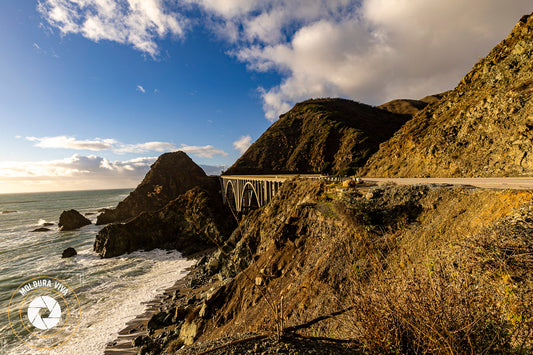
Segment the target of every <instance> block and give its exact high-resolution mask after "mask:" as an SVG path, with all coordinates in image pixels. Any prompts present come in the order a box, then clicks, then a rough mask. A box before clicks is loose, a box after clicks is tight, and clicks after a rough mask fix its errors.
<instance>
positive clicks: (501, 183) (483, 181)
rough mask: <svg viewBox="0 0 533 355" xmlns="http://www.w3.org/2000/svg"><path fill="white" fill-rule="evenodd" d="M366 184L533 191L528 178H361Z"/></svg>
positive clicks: (531, 180)
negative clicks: (469, 186) (431, 185)
mask: <svg viewBox="0 0 533 355" xmlns="http://www.w3.org/2000/svg"><path fill="white" fill-rule="evenodd" d="M362 180H363V181H364V182H367V183H377V184H378V185H383V184H385V183H387V182H394V183H396V184H398V185H412V184H452V185H472V186H476V187H482V188H490V189H513V190H533V178H530V177H504V178H372V177H363V178H362Z"/></svg>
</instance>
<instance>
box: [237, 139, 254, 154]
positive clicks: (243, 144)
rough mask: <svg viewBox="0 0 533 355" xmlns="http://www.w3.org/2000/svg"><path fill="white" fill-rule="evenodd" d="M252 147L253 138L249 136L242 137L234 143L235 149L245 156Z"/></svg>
mask: <svg viewBox="0 0 533 355" xmlns="http://www.w3.org/2000/svg"><path fill="white" fill-rule="evenodd" d="M251 145H252V137H250V136H249V135H246V136H242V137H241V138H239V139H237V140H236V141H235V142H233V147H234V148H235V149H236V150H238V151H239V153H241V154H243V153H244V152H246V150H247V149H248V148H250V146H251Z"/></svg>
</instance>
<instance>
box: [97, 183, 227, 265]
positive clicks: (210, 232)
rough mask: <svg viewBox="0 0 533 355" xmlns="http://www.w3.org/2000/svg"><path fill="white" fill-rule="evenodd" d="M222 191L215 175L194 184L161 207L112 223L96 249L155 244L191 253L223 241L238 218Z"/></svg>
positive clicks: (106, 253)
mask: <svg viewBox="0 0 533 355" xmlns="http://www.w3.org/2000/svg"><path fill="white" fill-rule="evenodd" d="M218 191H219V182H218V179H217V178H212V179H211V180H210V184H206V185H205V186H204V187H202V188H201V187H194V188H192V189H191V190H189V191H187V192H186V193H184V194H182V195H180V196H179V197H178V198H176V199H174V200H172V201H170V202H169V203H168V204H167V205H165V207H163V208H162V209H160V210H158V211H150V212H143V213H141V214H139V215H138V216H137V217H135V218H133V219H132V220H130V221H128V222H126V223H115V224H110V225H108V226H106V227H104V228H103V229H102V230H101V231H100V232H99V233H98V235H97V236H96V240H95V242H94V246H93V249H94V251H96V252H97V253H98V254H99V255H100V256H102V257H105V258H107V257H113V256H117V255H121V254H124V253H130V252H132V251H135V250H152V249H155V248H161V249H176V250H179V251H181V252H182V253H183V254H184V255H189V254H192V253H195V252H198V251H202V250H205V249H208V248H212V247H214V246H216V245H218V244H223V243H224V242H225V240H226V239H227V237H228V236H229V235H230V234H231V232H232V231H233V229H234V228H235V226H236V221H235V220H234V219H233V218H232V216H231V212H230V211H229V210H228V209H227V207H225V206H223V205H222V199H221V197H220V194H219V192H218Z"/></svg>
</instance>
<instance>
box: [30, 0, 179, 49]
mask: <svg viewBox="0 0 533 355" xmlns="http://www.w3.org/2000/svg"><path fill="white" fill-rule="evenodd" d="M37 8H38V10H39V12H40V13H41V15H42V16H43V17H44V18H45V19H46V21H47V22H48V23H49V24H50V25H51V26H53V27H56V28H58V29H59V30H60V31H61V33H62V34H63V35H67V34H70V33H74V34H81V35H83V36H84V37H86V38H88V39H90V40H93V41H96V42H98V41H100V40H109V41H115V42H118V43H123V44H129V45H132V46H133V47H134V48H135V49H137V50H139V51H141V52H144V53H147V54H149V55H151V56H152V57H155V56H157V54H158V53H159V48H158V45H157V43H156V41H157V40H158V39H162V38H165V37H166V36H167V35H171V36H176V37H182V36H183V35H184V32H185V28H186V27H187V26H188V21H187V19H185V18H183V17H182V16H181V15H179V14H178V13H177V12H175V11H173V10H172V2H169V1H163V0H117V1H113V0H41V1H39V3H38V6H37Z"/></svg>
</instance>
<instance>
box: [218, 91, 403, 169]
mask: <svg viewBox="0 0 533 355" xmlns="http://www.w3.org/2000/svg"><path fill="white" fill-rule="evenodd" d="M410 118H411V116H410V115H400V114H395V113H391V112H388V111H385V110H381V109H379V108H375V107H372V106H369V105H365V104H361V103H357V102H355V101H350V100H345V99H315V100H307V101H304V102H301V103H298V104H296V105H295V106H294V107H293V108H292V110H290V111H289V112H287V113H286V114H284V115H281V116H280V119H279V120H278V121H276V122H275V123H274V124H272V126H270V127H269V128H268V130H267V131H266V132H265V133H263V134H262V135H261V137H259V139H258V140H257V141H256V142H255V143H254V144H252V146H251V147H250V148H248V150H247V151H246V152H245V153H244V154H243V155H242V156H241V157H240V158H239V160H237V162H235V164H234V165H233V166H232V167H230V168H229V169H228V170H227V171H226V172H225V173H224V174H228V175H232V174H233V175H234V174H272V173H295V174H299V173H325V174H339V175H353V174H354V173H355V171H356V169H357V168H358V167H361V166H363V164H364V163H365V162H366V160H367V159H368V158H369V157H370V155H371V154H372V153H374V152H375V151H377V150H378V148H379V144H380V143H382V142H384V141H386V140H387V139H389V138H390V137H391V136H392V135H393V134H394V132H396V131H397V130H398V129H399V128H400V127H401V126H402V125H403V124H404V123H405V122H406V121H407V120H408V119H410Z"/></svg>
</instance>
